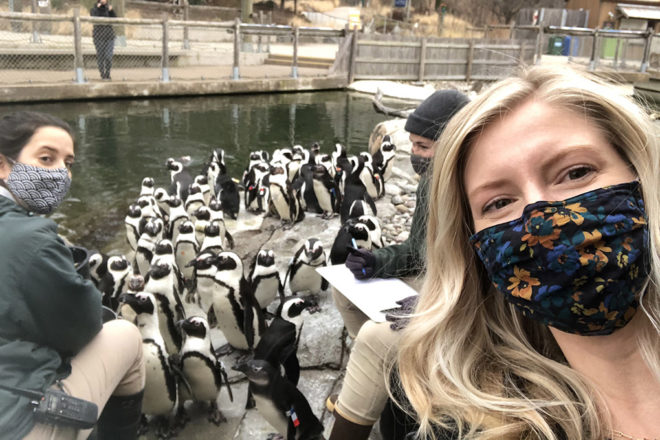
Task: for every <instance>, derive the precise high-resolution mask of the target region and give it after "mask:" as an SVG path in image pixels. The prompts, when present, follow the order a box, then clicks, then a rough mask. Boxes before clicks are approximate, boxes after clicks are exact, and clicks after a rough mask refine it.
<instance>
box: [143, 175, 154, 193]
mask: <svg viewBox="0 0 660 440" xmlns="http://www.w3.org/2000/svg"><path fill="white" fill-rule="evenodd" d="M140 195H141V196H153V195H154V179H152V178H151V177H145V178H144V179H142V185H141V186H140Z"/></svg>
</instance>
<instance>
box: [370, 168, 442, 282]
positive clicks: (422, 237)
mask: <svg viewBox="0 0 660 440" xmlns="http://www.w3.org/2000/svg"><path fill="white" fill-rule="evenodd" d="M428 186H429V178H428V176H426V175H425V176H422V178H421V179H420V181H419V185H417V205H416V206H415V212H414V213H413V218H412V224H411V225H410V235H409V236H408V239H407V240H406V241H404V242H403V243H401V244H394V245H392V246H386V247H384V248H381V249H376V250H375V251H374V256H375V257H376V265H375V267H374V277H378V278H402V277H406V276H411V275H417V274H419V273H420V272H422V269H423V268H424V264H425V257H426V255H425V254H426V251H425V249H426V218H427V210H428Z"/></svg>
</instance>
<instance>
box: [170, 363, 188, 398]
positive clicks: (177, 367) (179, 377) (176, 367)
mask: <svg viewBox="0 0 660 440" xmlns="http://www.w3.org/2000/svg"><path fill="white" fill-rule="evenodd" d="M168 360H169V363H170V369H171V370H172V374H174V377H175V378H176V383H177V384H178V385H183V386H185V387H186V391H188V393H189V395H190V396H194V394H193V391H192V387H191V386H190V383H189V382H188V379H186V376H185V375H184V374H183V370H182V369H181V356H180V355H179V354H178V353H175V354H171V355H169V356H168Z"/></svg>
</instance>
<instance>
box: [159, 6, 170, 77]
mask: <svg viewBox="0 0 660 440" xmlns="http://www.w3.org/2000/svg"><path fill="white" fill-rule="evenodd" d="M167 20H168V17H167V13H165V14H163V54H162V57H161V61H160V65H161V68H162V71H163V74H162V78H161V80H162V81H163V82H169V81H170V53H169V43H170V37H169V33H168V26H167Z"/></svg>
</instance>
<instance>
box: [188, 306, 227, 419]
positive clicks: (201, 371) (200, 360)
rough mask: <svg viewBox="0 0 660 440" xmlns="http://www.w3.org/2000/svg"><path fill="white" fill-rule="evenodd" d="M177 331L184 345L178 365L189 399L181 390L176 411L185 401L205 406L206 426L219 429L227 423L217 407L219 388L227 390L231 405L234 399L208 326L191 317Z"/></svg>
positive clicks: (202, 321)
mask: <svg viewBox="0 0 660 440" xmlns="http://www.w3.org/2000/svg"><path fill="white" fill-rule="evenodd" d="M179 327H180V328H181V333H182V335H183V345H182V347H181V351H180V352H179V356H178V364H179V369H180V370H181V372H182V373H183V377H184V378H185V379H186V381H187V382H188V384H189V385H190V391H191V392H192V395H191V396H188V395H187V394H188V393H187V392H186V391H187V390H185V389H183V390H182V392H181V393H180V394H181V396H180V405H179V411H183V402H184V401H185V400H189V399H190V400H194V401H196V402H208V403H209V412H208V420H209V422H211V423H213V424H215V425H220V423H222V422H226V421H227V419H226V418H225V417H224V416H223V415H222V412H221V411H220V409H219V408H218V403H217V399H218V396H219V394H220V390H221V388H222V386H223V385H224V386H226V387H227V391H228V393H229V397H230V399H231V400H232V401H233V400H234V396H233V394H232V391H231V386H230V385H229V380H228V379H227V371H226V370H225V367H224V365H223V364H222V362H220V360H219V359H217V357H216V355H215V351H214V349H213V344H211V336H210V328H209V324H208V322H207V321H206V319H205V318H203V317H201V316H191V317H189V318H186V319H185V320H183V321H180V322H179Z"/></svg>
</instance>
